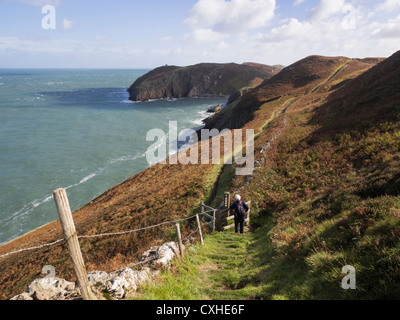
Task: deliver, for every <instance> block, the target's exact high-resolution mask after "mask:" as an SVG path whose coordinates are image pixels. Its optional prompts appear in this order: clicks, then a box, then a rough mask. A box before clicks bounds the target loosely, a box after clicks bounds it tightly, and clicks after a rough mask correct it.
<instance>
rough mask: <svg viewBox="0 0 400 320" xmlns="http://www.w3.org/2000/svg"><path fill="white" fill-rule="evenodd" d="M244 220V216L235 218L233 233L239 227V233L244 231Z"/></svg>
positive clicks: (237, 230)
mask: <svg viewBox="0 0 400 320" xmlns="http://www.w3.org/2000/svg"><path fill="white" fill-rule="evenodd" d="M244 220H245V219H244V218H235V233H239V229H240V233H241V234H243V233H244Z"/></svg>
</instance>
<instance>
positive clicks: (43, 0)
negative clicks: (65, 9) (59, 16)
mask: <svg viewBox="0 0 400 320" xmlns="http://www.w3.org/2000/svg"><path fill="white" fill-rule="evenodd" d="M9 1H12V0H9ZM14 1H16V2H21V3H25V4H27V5H30V6H35V7H43V6H45V5H52V6H55V7H58V6H59V5H60V4H61V0H14Z"/></svg>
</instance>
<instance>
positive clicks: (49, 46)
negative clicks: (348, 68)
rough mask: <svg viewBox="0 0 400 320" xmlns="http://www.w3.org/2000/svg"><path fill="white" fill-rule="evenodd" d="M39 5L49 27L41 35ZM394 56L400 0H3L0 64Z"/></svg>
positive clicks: (399, 44)
mask: <svg viewBox="0 0 400 320" xmlns="http://www.w3.org/2000/svg"><path fill="white" fill-rule="evenodd" d="M45 5H52V6H53V7H54V9H55V13H56V16H55V23H56V24H55V29H44V28H43V27H42V19H43V18H45V17H46V14H44V13H42V8H43V6H45ZM398 50H400V0H381V1H372V0H335V1H333V0H281V1H280V0H230V1H228V0H168V1H167V0H146V1H144V0H142V1H138V0H113V1H111V0H97V1H95V0H83V1H82V0H81V1H77V0H0V68H154V67H157V66H160V65H165V64H170V65H171V64H174V65H181V66H183V65H190V64H195V63H200V62H220V63H227V62H236V63H243V62H249V61H251V62H259V63H265V64H270V65H274V64H283V65H289V64H291V63H293V62H295V61H297V60H299V59H301V58H304V57H306V56H308V55H312V54H318V55H325V56H347V57H352V58H364V57H370V56H380V57H387V56H390V55H391V54H393V53H394V52H396V51H398Z"/></svg>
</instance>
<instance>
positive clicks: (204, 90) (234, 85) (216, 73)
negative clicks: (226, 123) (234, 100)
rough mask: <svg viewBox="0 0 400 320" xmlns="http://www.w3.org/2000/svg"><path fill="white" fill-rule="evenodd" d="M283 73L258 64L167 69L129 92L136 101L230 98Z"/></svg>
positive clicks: (149, 75) (138, 82)
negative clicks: (255, 81)
mask: <svg viewBox="0 0 400 320" xmlns="http://www.w3.org/2000/svg"><path fill="white" fill-rule="evenodd" d="M279 71H280V69H279V68H277V67H271V66H266V65H262V64H255V63H245V64H241V65H239V64H235V63H229V64H216V63H201V64H197V65H193V66H187V67H177V66H164V67H159V68H156V69H154V70H152V71H150V72H149V73H147V74H145V75H143V76H142V77H140V78H139V79H137V80H136V81H135V83H134V84H132V86H131V87H130V88H129V89H128V92H129V95H130V99H131V100H133V101H146V100H151V99H164V98H182V97H218V96H229V95H231V94H232V93H233V92H235V91H236V90H238V89H240V88H242V87H244V86H246V85H248V84H249V83H250V82H251V81H253V80H255V79H261V81H262V80H264V79H269V78H271V77H272V76H273V75H275V74H277V73H278V72H279Z"/></svg>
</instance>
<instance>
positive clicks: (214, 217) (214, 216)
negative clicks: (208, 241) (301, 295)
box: [212, 209, 217, 232]
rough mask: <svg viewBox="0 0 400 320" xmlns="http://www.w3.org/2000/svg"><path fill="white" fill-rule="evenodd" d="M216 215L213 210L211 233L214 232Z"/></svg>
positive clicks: (215, 211)
mask: <svg viewBox="0 0 400 320" xmlns="http://www.w3.org/2000/svg"><path fill="white" fill-rule="evenodd" d="M216 213H217V210H215V209H214V211H213V226H212V231H213V232H215V219H216V218H217V217H216Z"/></svg>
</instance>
